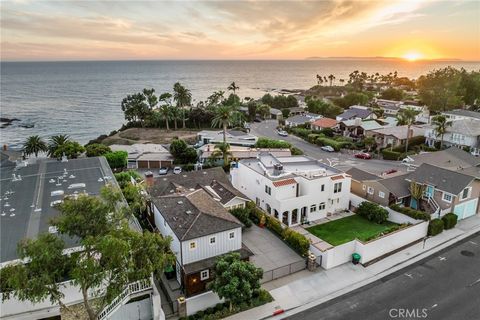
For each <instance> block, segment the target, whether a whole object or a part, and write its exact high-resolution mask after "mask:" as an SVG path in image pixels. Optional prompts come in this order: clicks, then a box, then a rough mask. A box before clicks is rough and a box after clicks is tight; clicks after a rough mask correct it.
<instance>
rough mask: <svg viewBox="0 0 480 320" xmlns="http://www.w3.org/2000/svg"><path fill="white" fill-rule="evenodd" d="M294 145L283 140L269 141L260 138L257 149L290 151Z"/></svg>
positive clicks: (256, 144) (256, 145)
mask: <svg viewBox="0 0 480 320" xmlns="http://www.w3.org/2000/svg"><path fill="white" fill-rule="evenodd" d="M291 146H292V145H291V144H290V143H289V142H287V141H283V140H275V139H269V138H265V137H261V138H258V140H257V143H255V148H272V149H288V148H290V147H291Z"/></svg>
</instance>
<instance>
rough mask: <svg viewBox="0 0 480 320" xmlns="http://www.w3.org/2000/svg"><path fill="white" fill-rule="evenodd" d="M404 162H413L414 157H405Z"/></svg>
mask: <svg viewBox="0 0 480 320" xmlns="http://www.w3.org/2000/svg"><path fill="white" fill-rule="evenodd" d="M402 162H403V163H410V162H413V159H412V158H410V157H409V156H407V157H406V158H405V159H403V160H402Z"/></svg>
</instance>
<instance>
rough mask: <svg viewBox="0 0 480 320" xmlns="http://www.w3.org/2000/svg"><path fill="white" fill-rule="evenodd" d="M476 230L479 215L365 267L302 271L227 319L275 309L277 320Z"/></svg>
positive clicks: (271, 286)
mask: <svg viewBox="0 0 480 320" xmlns="http://www.w3.org/2000/svg"><path fill="white" fill-rule="evenodd" d="M479 231H480V216H474V217H471V218H468V219H465V220H462V221H460V222H459V223H458V224H457V226H456V227H455V228H454V229H451V230H445V231H444V232H442V233H441V234H439V235H437V236H435V237H432V238H429V239H428V240H427V241H426V243H425V248H423V242H420V243H417V244H415V245H413V246H411V247H408V248H407V249H405V250H402V251H400V252H397V253H396V254H393V255H391V256H389V257H387V258H385V259H383V260H380V261H378V262H376V263H374V264H372V265H370V266H368V267H366V268H365V267H362V266H361V265H353V264H351V263H346V264H343V265H340V266H338V267H336V268H333V269H329V270H324V269H322V268H318V269H317V270H316V271H315V272H309V271H307V270H305V271H302V272H298V273H296V274H293V275H290V276H287V277H284V278H281V279H278V280H275V281H271V282H268V283H266V284H265V285H264V286H263V287H264V288H265V289H267V290H269V291H270V294H271V295H272V296H273V298H274V299H275V300H274V301H273V302H271V303H268V304H265V305H263V306H260V307H257V308H254V309H250V310H247V311H244V312H241V313H238V314H236V315H233V316H231V317H228V318H227V319H229V320H241V319H266V318H270V317H273V316H272V314H273V312H274V311H275V310H276V309H283V310H285V311H286V312H285V313H283V314H282V315H280V316H277V318H279V319H280V318H283V317H286V316H288V315H292V314H295V313H298V312H301V311H303V310H306V309H309V308H311V307H313V306H316V305H319V304H321V303H324V302H326V301H328V300H330V299H333V298H335V297H338V296H341V295H343V294H346V293H348V292H350V291H353V290H355V289H358V288H360V287H362V286H365V285H367V284H369V283H372V282H374V281H376V280H378V279H381V278H383V277H385V276H387V275H389V274H391V273H393V272H396V271H398V270H400V269H402V268H404V267H406V266H408V265H410V264H413V263H415V262H417V261H419V260H421V259H423V258H425V257H427V256H429V255H432V254H434V253H435V252H438V251H440V250H442V249H444V248H446V247H448V246H450V245H452V244H454V243H455V242H457V241H460V240H462V239H464V238H466V237H468V236H470V235H472V234H474V233H476V232H479Z"/></svg>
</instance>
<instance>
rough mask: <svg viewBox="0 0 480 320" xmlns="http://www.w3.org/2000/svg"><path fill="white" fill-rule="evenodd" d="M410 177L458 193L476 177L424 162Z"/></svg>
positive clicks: (412, 179)
mask: <svg viewBox="0 0 480 320" xmlns="http://www.w3.org/2000/svg"><path fill="white" fill-rule="evenodd" d="M408 179H409V180H411V181H416V182H419V183H425V184H429V185H432V186H435V187H436V188H438V189H439V190H442V191H445V192H448V193H451V194H454V195H457V194H459V193H460V192H461V191H462V190H463V189H465V187H466V186H468V185H469V184H470V183H471V182H472V180H474V177H472V176H470V175H466V174H463V173H460V172H458V171H452V170H448V169H444V168H439V167H436V166H433V165H430V164H426V163H424V164H422V165H421V166H420V167H418V168H417V169H416V170H415V171H413V172H412V173H410V175H409V177H408Z"/></svg>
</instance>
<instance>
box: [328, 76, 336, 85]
mask: <svg viewBox="0 0 480 320" xmlns="http://www.w3.org/2000/svg"><path fill="white" fill-rule="evenodd" d="M335 79H336V78H335V76H334V75H333V74H331V75H329V76H328V80H330V87H331V86H332V84H333V80H335Z"/></svg>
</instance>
